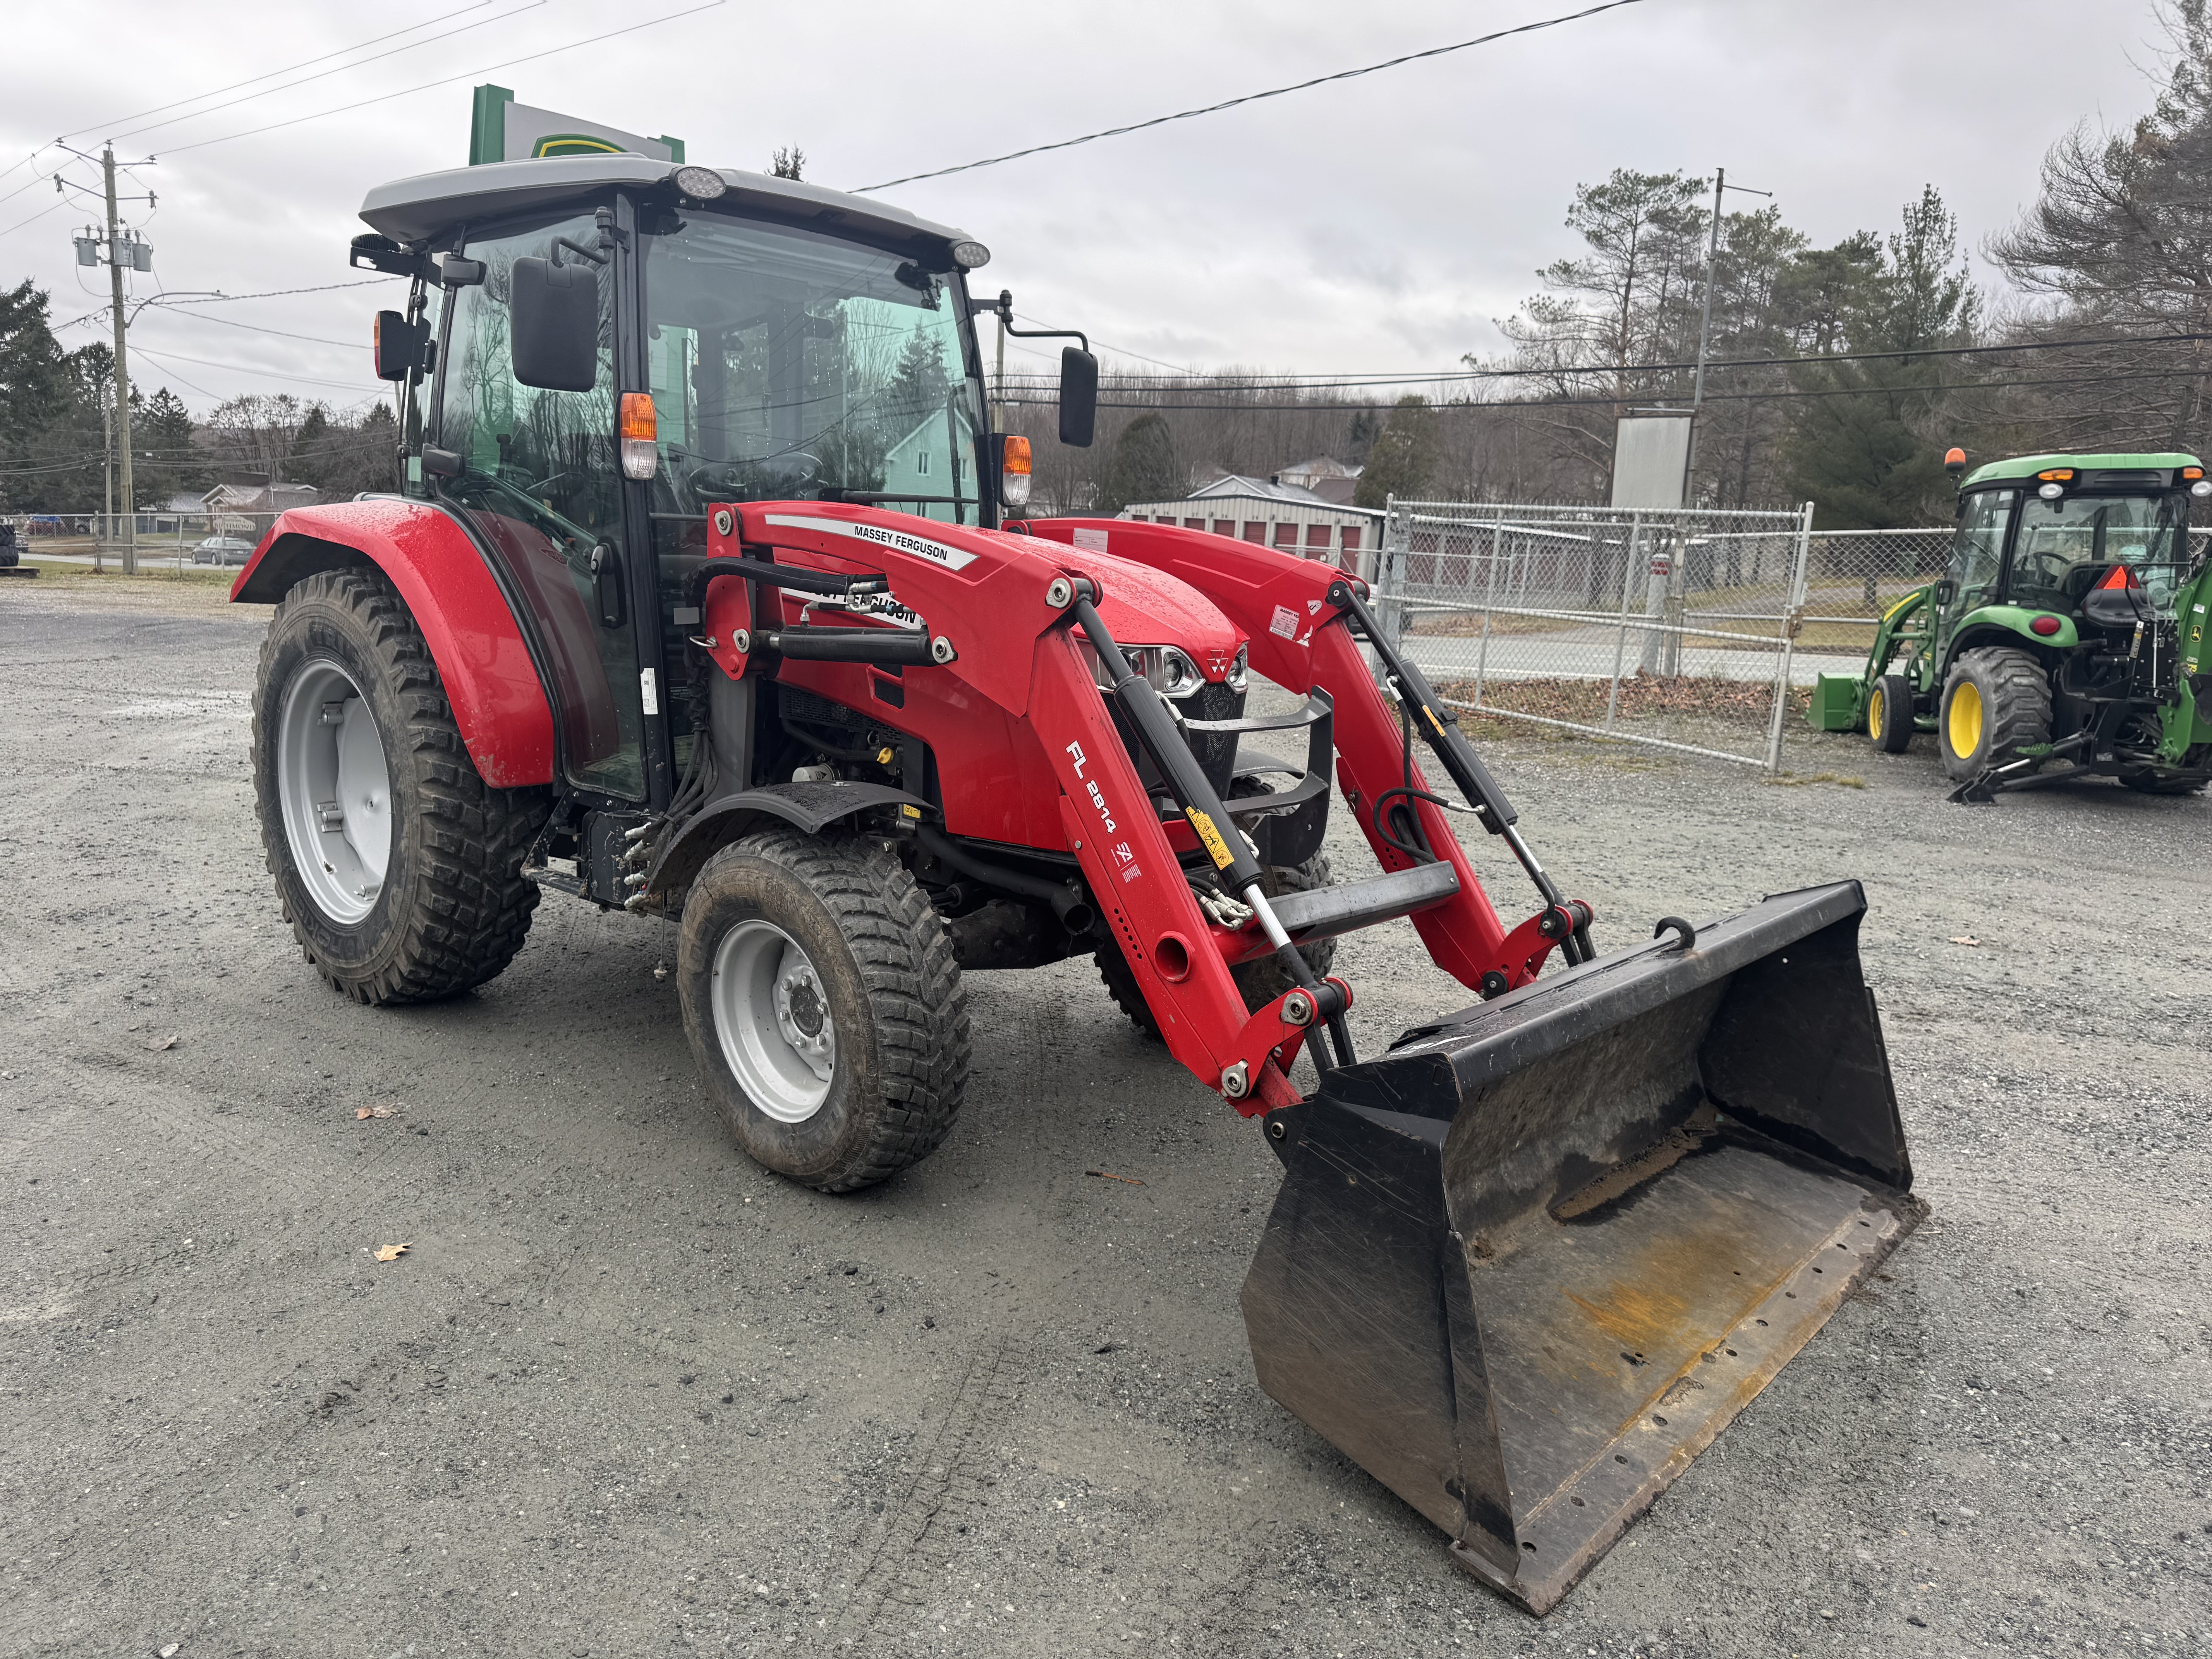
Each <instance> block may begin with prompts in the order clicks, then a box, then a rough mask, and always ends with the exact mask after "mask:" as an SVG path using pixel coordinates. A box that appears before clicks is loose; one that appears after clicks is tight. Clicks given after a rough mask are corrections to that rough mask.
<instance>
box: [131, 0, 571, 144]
mask: <svg viewBox="0 0 2212 1659" xmlns="http://www.w3.org/2000/svg"><path fill="white" fill-rule="evenodd" d="M544 3H545V0H528V3H527V4H525V5H520V6H517V7H516V8H515V9H513V11H503V12H500V13H498V14H496V15H494V16H490V17H483V18H479V19H477V21H475V22H473V23H464V24H462V25H461V26H460V27H459V28H451V29H447V31H446V32H445V33H443V34H433V35H428V36H426V37H425V38H424V39H422V40H410V41H409V42H408V43H407V44H406V45H405V46H394V47H392V50H391V51H389V52H378V53H377V54H376V55H375V56H374V58H362V60H361V61H360V62H359V63H356V64H337V66H336V67H335V68H331V69H326V70H316V71H315V73H313V75H303V76H301V77H300V78H299V79H298V80H296V81H287V82H283V84H282V85H281V86H274V87H264V88H262V89H261V90H260V91H258V92H249V93H247V94H246V96H245V97H243V98H234V99H232V100H230V102H229V103H228V104H225V105H223V106H222V109H223V110H225V111H228V110H230V109H233V108H235V107H236V106H238V105H240V104H250V103H252V101H253V100H255V99H257V98H267V97H270V96H271V95H272V94H276V93H280V92H289V91H291V90H292V88H295V87H304V86H307V84H309V83H310V82H315V81H322V80H326V79H328V78H329V77H330V76H333V75H343V74H345V73H347V72H348V71H349V70H357V69H366V68H367V67H368V65H369V64H378V63H381V62H383V61H384V59H386V58H397V57H398V55H399V54H400V53H401V52H419V51H420V50H422V48H423V47H424V46H432V45H435V43H436V42H438V41H440V40H452V39H453V37H454V36H455V35H457V34H466V33H469V32H470V31H471V29H481V28H489V27H491V25H493V24H494V23H503V22H505V21H507V19H508V18H510V17H518V16H520V15H522V14H523V13H524V12H526V11H535V10H536V9H538V7H540V6H542V5H544ZM417 27H421V26H420V25H417ZM403 32H404V31H403ZM282 72H283V71H279V73H282ZM264 78H265V77H264ZM186 101H191V100H186ZM216 113H217V111H216V110H211V109H203V110H194V111H192V112H191V113H189V114H185V115H172V116H171V117H169V118H168V119H167V120H166V121H149V123H147V125H144V126H143V127H132V128H131V129H130V131H127V132H118V133H117V134H116V135H115V137H117V138H129V137H134V136H136V135H137V134H138V133H142V132H152V131H155V129H156V128H159V127H170V126H174V125H176V124H177V123H178V122H179V121H197V119H199V118H200V117H201V116H203V115H213V114H216Z"/></svg>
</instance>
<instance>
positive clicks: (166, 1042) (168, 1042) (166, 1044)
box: [146, 1036, 177, 1054]
mask: <svg viewBox="0 0 2212 1659" xmlns="http://www.w3.org/2000/svg"><path fill="white" fill-rule="evenodd" d="M146 1046H147V1047H148V1048H151V1049H152V1050H153V1051H154V1052H155V1054H160V1053H161V1050H162V1049H164V1048H175V1047H176V1046H177V1039H176V1038H175V1037H174V1036H165V1037H155V1039H154V1040H153V1041H152V1042H149V1043H148V1044H147V1045H146Z"/></svg>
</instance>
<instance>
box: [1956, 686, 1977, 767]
mask: <svg viewBox="0 0 2212 1659" xmlns="http://www.w3.org/2000/svg"><path fill="white" fill-rule="evenodd" d="M1949 724H1950V737H1951V752H1952V753H1953V754H1954V755H1956V756H1957V757H1959V758H1960V760H1965V759H1966V757H1968V756H1970V755H1972V753H1973V752H1974V750H1977V749H1979V748H1980V747H1981V746H1982V694H1981V691H1980V690H1979V689H1978V688H1977V687H1976V685H1975V684H1974V683H1973V682H1972V680H1960V682H1959V686H1958V689H1957V690H1954V692H1952V693H1951V718H1950V722H1949Z"/></svg>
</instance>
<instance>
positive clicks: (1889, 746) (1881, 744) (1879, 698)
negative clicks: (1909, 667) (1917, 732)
mask: <svg viewBox="0 0 2212 1659" xmlns="http://www.w3.org/2000/svg"><path fill="white" fill-rule="evenodd" d="M1867 735H1868V736H1869V737H1870V738H1873V739H1874V746H1875V748H1877V749H1879V750H1881V752H1882V753H1883V754H1885V755H1901V754H1903V753H1904V752H1905V750H1907V749H1909V748H1911V746H1912V682H1911V680H1909V679H1907V678H1905V676H1904V675H1902V674H1884V675H1883V676H1882V677H1881V678H1880V679H1878V680H1876V681H1875V683H1874V690H1873V691H1872V692H1870V693H1869V695H1868V697H1867Z"/></svg>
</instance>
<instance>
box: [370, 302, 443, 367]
mask: <svg viewBox="0 0 2212 1659" xmlns="http://www.w3.org/2000/svg"><path fill="white" fill-rule="evenodd" d="M374 339H375V342H376V378H377V379H378V380H405V379H406V378H407V376H408V374H409V372H410V370H412V369H416V368H421V367H422V356H423V351H422V349H423V347H425V346H426V345H428V343H430V325H428V323H427V322H422V323H410V322H409V321H408V320H407V319H406V318H404V317H403V316H401V315H400V314H399V313H398V312H396V311H380V312H378V313H376V325H375V334H374Z"/></svg>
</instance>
